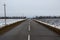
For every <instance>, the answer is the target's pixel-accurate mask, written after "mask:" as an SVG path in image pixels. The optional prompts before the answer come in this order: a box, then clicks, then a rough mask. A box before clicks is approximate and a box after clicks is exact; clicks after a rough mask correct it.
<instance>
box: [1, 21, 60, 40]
mask: <svg viewBox="0 0 60 40" xmlns="http://www.w3.org/2000/svg"><path fill="white" fill-rule="evenodd" d="M0 40H60V36H59V35H58V34H56V33H54V32H52V31H50V30H49V29H47V28H45V26H43V25H41V24H38V23H36V22H34V21H32V20H26V21H25V22H23V23H21V24H20V25H18V26H17V27H15V28H13V29H12V30H10V31H8V32H6V33H5V34H3V35H0Z"/></svg>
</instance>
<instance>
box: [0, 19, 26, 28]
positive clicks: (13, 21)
mask: <svg viewBox="0 0 60 40" xmlns="http://www.w3.org/2000/svg"><path fill="white" fill-rule="evenodd" d="M8 20H9V19H7V20H6V25H10V24H13V23H15V22H18V21H23V20H25V19H15V20H12V19H11V20H12V21H8ZM4 26H5V23H0V28H2V27H4Z"/></svg>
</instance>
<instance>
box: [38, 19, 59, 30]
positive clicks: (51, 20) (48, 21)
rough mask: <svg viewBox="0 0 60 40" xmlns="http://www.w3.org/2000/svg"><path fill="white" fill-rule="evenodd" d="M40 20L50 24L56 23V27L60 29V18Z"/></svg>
mask: <svg viewBox="0 0 60 40" xmlns="http://www.w3.org/2000/svg"><path fill="white" fill-rule="evenodd" d="M39 20H40V21H42V22H45V23H48V24H50V25H54V26H55V27H57V28H59V29H60V19H39Z"/></svg>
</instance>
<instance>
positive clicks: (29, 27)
mask: <svg viewBox="0 0 60 40" xmlns="http://www.w3.org/2000/svg"><path fill="white" fill-rule="evenodd" d="M28 32H29V33H28V40H30V22H29V27H28Z"/></svg>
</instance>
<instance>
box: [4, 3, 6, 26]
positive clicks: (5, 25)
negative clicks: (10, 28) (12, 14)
mask: <svg viewBox="0 0 60 40" xmlns="http://www.w3.org/2000/svg"><path fill="white" fill-rule="evenodd" d="M4 18H5V26H6V4H4Z"/></svg>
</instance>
